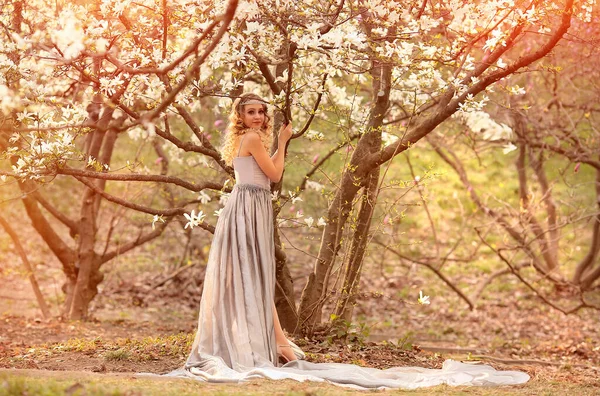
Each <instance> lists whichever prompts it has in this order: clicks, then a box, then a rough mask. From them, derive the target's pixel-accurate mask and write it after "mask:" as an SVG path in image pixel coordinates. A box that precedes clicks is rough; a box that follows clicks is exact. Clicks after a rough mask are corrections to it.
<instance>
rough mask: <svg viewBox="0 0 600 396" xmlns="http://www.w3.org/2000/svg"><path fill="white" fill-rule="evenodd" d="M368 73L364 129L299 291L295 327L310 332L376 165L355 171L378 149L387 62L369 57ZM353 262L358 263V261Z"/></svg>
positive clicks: (388, 75) (388, 71) (386, 103)
mask: <svg viewBox="0 0 600 396" xmlns="http://www.w3.org/2000/svg"><path fill="white" fill-rule="evenodd" d="M371 74H372V75H373V107H372V110H371V113H370V115H369V120H368V122H367V126H366V129H365V133H364V135H363V136H362V137H361V138H360V139H359V141H358V143H357V145H356V148H355V150H354V152H353V153H352V157H351V159H350V165H349V166H348V167H347V168H346V169H345V170H344V173H343V174H342V181H341V183H340V188H339V189H338V191H337V192H336V194H335V197H334V199H333V202H332V203H331V205H330V206H329V209H328V212H327V220H328V223H327V225H326V226H325V229H324V230H323V237H322V239H321V246H320V248H319V255H318V257H317V260H316V262H315V267H314V268H315V269H314V272H313V273H312V274H310V275H309V278H308V282H307V284H306V286H305V288H304V290H303V292H302V297H301V300H300V308H299V328H300V330H301V331H302V332H304V333H308V334H311V333H312V332H313V330H314V327H315V326H316V325H317V324H319V323H320V321H321V314H322V306H323V302H324V300H325V296H326V294H327V291H328V281H329V274H330V273H331V270H332V268H333V265H334V261H335V257H336V255H337V253H338V251H339V249H340V247H341V242H342V231H343V229H344V226H345V224H346V220H347V219H348V215H349V214H350V211H351V209H352V204H353V201H354V198H355V197H356V194H357V193H358V191H359V189H360V187H361V186H364V185H366V183H367V181H368V178H369V175H371V172H372V171H373V170H375V169H378V168H379V167H378V166H376V167H372V168H371V169H369V170H368V171H366V170H365V171H364V172H362V173H357V172H356V169H357V168H358V167H359V166H360V165H361V162H362V161H363V160H364V158H366V157H367V156H368V155H369V154H372V153H374V152H377V151H378V150H380V148H381V132H382V130H381V128H382V126H383V118H384V116H385V113H386V112H387V110H388V107H389V96H390V85H391V84H390V79H391V74H392V72H391V66H389V65H384V64H381V63H379V62H377V61H373V68H372V72H371ZM377 178H379V174H377ZM357 237H358V236H357ZM357 264H358V265H359V266H360V263H357Z"/></svg>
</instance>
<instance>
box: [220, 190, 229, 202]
mask: <svg viewBox="0 0 600 396" xmlns="http://www.w3.org/2000/svg"><path fill="white" fill-rule="evenodd" d="M228 199H229V193H226V192H222V191H221V198H219V203H220V204H221V205H225V204H226V203H227V200H228Z"/></svg>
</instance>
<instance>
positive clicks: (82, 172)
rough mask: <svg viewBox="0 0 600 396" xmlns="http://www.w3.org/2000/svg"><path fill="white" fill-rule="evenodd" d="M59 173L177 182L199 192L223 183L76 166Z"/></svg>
mask: <svg viewBox="0 0 600 396" xmlns="http://www.w3.org/2000/svg"><path fill="white" fill-rule="evenodd" d="M56 173H57V174H61V175H70V176H81V177H89V178H93V179H100V180H118V181H134V182H157V183H169V184H175V185H177V186H180V187H183V188H185V189H187V190H190V191H194V192H199V191H202V190H204V189H207V188H208V189H211V190H217V191H219V190H222V189H223V184H219V183H214V182H203V183H200V184H196V183H190V182H188V181H186V180H183V179H180V178H178V177H175V176H166V175H142V174H139V173H131V174H126V173H104V172H94V171H89V170H80V169H75V168H70V167H67V166H64V167H62V168H57V169H56Z"/></svg>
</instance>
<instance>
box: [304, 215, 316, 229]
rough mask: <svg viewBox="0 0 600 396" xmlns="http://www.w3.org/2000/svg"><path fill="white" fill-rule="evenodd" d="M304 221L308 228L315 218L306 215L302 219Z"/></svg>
mask: <svg viewBox="0 0 600 396" xmlns="http://www.w3.org/2000/svg"><path fill="white" fill-rule="evenodd" d="M304 222H305V223H306V225H308V228H310V227H312V225H313V223H314V222H315V220H314V219H313V218H312V217H307V218H305V219H304Z"/></svg>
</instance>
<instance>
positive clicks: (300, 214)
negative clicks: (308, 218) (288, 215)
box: [296, 209, 304, 219]
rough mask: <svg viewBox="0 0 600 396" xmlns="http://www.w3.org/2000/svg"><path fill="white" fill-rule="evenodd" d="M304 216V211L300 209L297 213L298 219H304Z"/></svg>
mask: <svg viewBox="0 0 600 396" xmlns="http://www.w3.org/2000/svg"><path fill="white" fill-rule="evenodd" d="M303 216H304V215H303V214H302V209H300V210H299V211H297V212H296V218H297V219H299V218H300V217H303Z"/></svg>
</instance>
